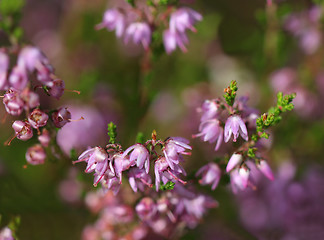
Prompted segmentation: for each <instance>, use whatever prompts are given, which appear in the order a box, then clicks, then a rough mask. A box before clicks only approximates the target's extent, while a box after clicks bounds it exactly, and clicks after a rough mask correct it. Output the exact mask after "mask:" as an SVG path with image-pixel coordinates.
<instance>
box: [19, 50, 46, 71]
mask: <svg viewBox="0 0 324 240" xmlns="http://www.w3.org/2000/svg"><path fill="white" fill-rule="evenodd" d="M47 61H48V60H47V58H46V57H45V56H44V55H43V54H42V53H41V51H40V50H39V49H38V48H36V47H31V46H27V47H24V48H23V49H22V50H21V51H20V53H19V56H18V61H17V62H18V66H19V67H24V68H26V69H27V70H28V71H29V72H33V71H34V70H35V69H38V68H39V67H40V66H41V65H42V64H43V63H45V62H47Z"/></svg>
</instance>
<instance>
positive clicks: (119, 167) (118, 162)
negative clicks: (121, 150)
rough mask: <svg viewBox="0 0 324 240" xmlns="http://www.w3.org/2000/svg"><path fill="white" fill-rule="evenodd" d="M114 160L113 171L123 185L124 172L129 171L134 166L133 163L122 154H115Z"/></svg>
mask: <svg viewBox="0 0 324 240" xmlns="http://www.w3.org/2000/svg"><path fill="white" fill-rule="evenodd" d="M113 159H114V168H113V169H112V171H113V172H115V174H116V176H117V177H119V182H120V183H121V181H122V172H123V171H126V170H128V169H129V168H130V166H131V165H134V164H132V161H131V160H130V159H129V158H128V157H127V156H124V155H121V154H115V155H114V158H113ZM111 168H112V167H111Z"/></svg>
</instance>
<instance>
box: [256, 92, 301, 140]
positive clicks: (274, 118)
mask: <svg viewBox="0 0 324 240" xmlns="http://www.w3.org/2000/svg"><path fill="white" fill-rule="evenodd" d="M295 97H296V94H295V93H292V94H288V95H283V93H282V92H279V93H278V94H277V106H275V107H271V108H270V109H269V111H268V112H267V113H264V114H262V116H261V117H259V118H258V119H257V120H256V125H257V127H256V130H257V134H258V136H259V137H260V138H269V134H267V133H266V132H265V130H266V129H267V128H269V127H270V126H274V125H276V124H278V123H279V122H280V121H281V119H282V117H281V114H282V113H284V112H287V111H291V110H293V109H294V105H293V104H292V100H293V99H294V98H295ZM252 137H253V138H252V139H253V140H255V139H257V137H256V136H252Z"/></svg>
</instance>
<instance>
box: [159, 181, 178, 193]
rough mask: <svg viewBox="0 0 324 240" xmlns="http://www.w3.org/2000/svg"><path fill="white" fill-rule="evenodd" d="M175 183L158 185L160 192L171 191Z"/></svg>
mask: <svg viewBox="0 0 324 240" xmlns="http://www.w3.org/2000/svg"><path fill="white" fill-rule="evenodd" d="M174 185H175V183H174V182H167V183H166V184H164V185H163V184H161V185H160V190H161V191H167V190H172V189H173V188H174Z"/></svg>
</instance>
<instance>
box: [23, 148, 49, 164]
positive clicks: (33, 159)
mask: <svg viewBox="0 0 324 240" xmlns="http://www.w3.org/2000/svg"><path fill="white" fill-rule="evenodd" d="M45 159H46V153H45V150H44V148H43V147H42V146H41V145H40V144H36V145H35V146H33V147H30V148H28V150H27V152H26V160H27V162H28V163H29V164H32V165H39V164H44V162H45Z"/></svg>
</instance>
